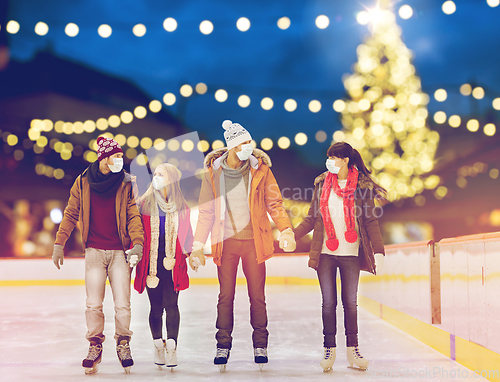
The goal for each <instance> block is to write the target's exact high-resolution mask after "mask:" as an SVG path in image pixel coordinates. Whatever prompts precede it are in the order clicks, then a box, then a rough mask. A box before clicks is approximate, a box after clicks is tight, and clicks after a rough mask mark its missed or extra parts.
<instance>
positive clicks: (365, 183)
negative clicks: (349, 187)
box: [314, 171, 374, 190]
mask: <svg viewBox="0 0 500 382" xmlns="http://www.w3.org/2000/svg"><path fill="white" fill-rule="evenodd" d="M327 175H328V171H325V172H324V173H323V174H321V175H319V176H317V177H316V179H314V185H315V186H316V185H317V184H318V183H320V182H324V181H325V178H326V176H327ZM373 186H374V184H373V181H372V180H371V179H370V177H368V176H366V175H365V174H363V173H362V172H359V174H358V187H359V188H366V189H369V190H372V189H373Z"/></svg>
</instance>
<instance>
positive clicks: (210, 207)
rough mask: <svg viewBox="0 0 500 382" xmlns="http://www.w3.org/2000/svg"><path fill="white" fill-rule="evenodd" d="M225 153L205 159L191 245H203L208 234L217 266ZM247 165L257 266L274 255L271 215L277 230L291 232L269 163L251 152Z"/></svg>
mask: <svg viewBox="0 0 500 382" xmlns="http://www.w3.org/2000/svg"><path fill="white" fill-rule="evenodd" d="M226 151H227V148H222V149H218V150H214V151H212V152H211V153H210V154H208V155H207V156H206V158H205V167H206V168H207V172H206V173H205V176H204V177H203V180H202V183H201V191H200V201H199V207H198V209H199V215H198V224H197V225H196V232H195V234H194V241H199V242H201V243H205V242H206V241H207V238H208V235H209V233H210V232H212V235H211V242H212V255H213V257H214V262H215V264H217V265H221V256H222V244H223V243H222V242H223V239H224V218H225V211H226V210H225V200H224V198H221V197H220V196H221V195H220V179H221V174H222V168H221V165H220V161H221V159H220V158H221V156H222V155H223V154H224V153H225V152H226ZM248 160H249V161H250V174H249V175H250V177H251V178H250V179H251V183H250V185H251V186H250V195H249V200H248V204H249V207H250V218H251V220H252V228H253V234H254V242H255V251H256V253H257V262H258V263H259V264H260V263H262V262H264V261H266V260H267V259H269V258H271V257H272V256H273V254H274V245H273V234H272V229H271V222H270V221H269V218H268V215H267V213H269V215H271V218H272V219H273V221H274V223H275V224H276V226H277V227H278V230H280V231H283V230H284V229H286V228H292V224H291V223H290V219H289V218H288V215H287V213H286V211H285V209H284V208H283V199H282V198H281V192H280V190H279V188H278V184H277V183H276V179H275V178H274V175H273V173H272V172H271V169H270V167H271V165H272V164H271V159H270V158H269V156H268V155H267V154H266V153H264V152H263V151H261V150H259V149H254V150H253V154H252V155H251V156H250V158H249V159H248Z"/></svg>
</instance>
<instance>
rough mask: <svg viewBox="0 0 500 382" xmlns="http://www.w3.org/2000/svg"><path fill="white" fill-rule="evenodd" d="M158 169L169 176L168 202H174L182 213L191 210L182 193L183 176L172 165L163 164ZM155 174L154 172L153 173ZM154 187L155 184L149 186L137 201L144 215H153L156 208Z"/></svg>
mask: <svg viewBox="0 0 500 382" xmlns="http://www.w3.org/2000/svg"><path fill="white" fill-rule="evenodd" d="M156 168H161V169H163V170H164V171H165V172H166V173H167V175H168V179H167V185H166V186H165V191H167V201H168V202H173V203H174V204H175V207H176V209H177V211H179V212H181V211H183V210H185V209H186V208H189V206H188V204H187V202H186V199H184V194H183V193H182V191H181V187H180V183H179V182H180V179H181V174H180V171H179V170H178V169H177V167H175V166H173V165H171V164H170V163H162V164H160V165H158V166H157V167H156ZM153 174H154V172H153ZM153 191H154V187H153V182H152V181H151V184H150V185H149V187H148V189H147V190H146V192H145V193H144V194H142V196H141V197H140V198H139V199H138V200H137V205H138V206H139V209H140V212H141V214H143V215H148V216H150V215H151V209H152V208H156V207H155V204H156V200H155V196H154V194H153Z"/></svg>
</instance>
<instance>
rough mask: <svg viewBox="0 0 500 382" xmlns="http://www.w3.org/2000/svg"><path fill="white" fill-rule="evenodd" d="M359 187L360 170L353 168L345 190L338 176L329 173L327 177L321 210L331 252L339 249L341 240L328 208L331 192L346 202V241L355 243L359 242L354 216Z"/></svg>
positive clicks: (322, 194)
mask: <svg viewBox="0 0 500 382" xmlns="http://www.w3.org/2000/svg"><path fill="white" fill-rule="evenodd" d="M357 185H358V170H357V169H356V168H355V167H354V166H351V167H350V168H349V172H348V174H347V184H346V186H345V188H344V189H342V188H340V186H339V182H338V178H337V174H332V173H331V172H328V175H327V176H326V179H325V183H324V184H323V190H322V192H321V199H320V208H321V215H322V216H323V222H324V224H325V229H326V235H327V237H328V238H327V240H326V246H327V248H328V249H329V250H330V251H332V252H333V251H335V250H337V248H338V247H339V240H338V239H337V235H336V234H335V228H334V227H333V222H332V217H331V216H330V209H329V208H328V199H329V198H330V192H331V191H332V188H333V191H334V192H335V194H337V196H339V197H341V198H342V199H343V202H344V219H345V225H346V227H347V230H346V232H345V234H344V236H345V239H346V241H347V242H348V243H354V242H356V240H358V234H357V233H356V230H355V227H356V225H355V224H356V223H355V220H354V219H355V216H354V215H355V214H354V192H355V191H356V187H357Z"/></svg>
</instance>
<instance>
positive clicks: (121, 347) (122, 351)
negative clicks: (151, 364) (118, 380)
mask: <svg viewBox="0 0 500 382" xmlns="http://www.w3.org/2000/svg"><path fill="white" fill-rule="evenodd" d="M116 354H118V359H119V360H120V363H121V364H122V367H123V369H124V370H125V374H130V368H131V367H132V366H133V365H134V360H133V359H132V354H131V353H130V345H129V342H128V339H127V338H124V337H120V338H118V341H117V342H116Z"/></svg>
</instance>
